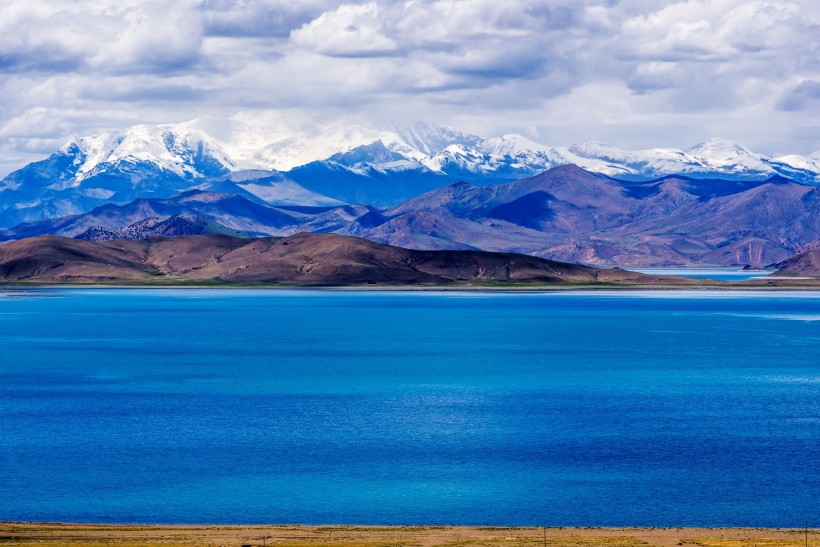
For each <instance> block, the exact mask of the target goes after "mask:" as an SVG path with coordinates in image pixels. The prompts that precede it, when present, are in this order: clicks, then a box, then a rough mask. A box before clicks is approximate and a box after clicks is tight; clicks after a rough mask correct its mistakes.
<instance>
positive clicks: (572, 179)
mask: <svg viewBox="0 0 820 547" xmlns="http://www.w3.org/2000/svg"><path fill="white" fill-rule="evenodd" d="M383 217H384V221H383V222H382V223H380V224H377V223H370V224H369V225H367V226H362V225H359V224H357V223H356V222H354V223H352V224H351V225H349V226H347V227H345V228H342V229H340V230H339V232H340V233H345V234H355V235H358V236H361V237H365V238H368V239H371V240H373V241H379V242H383V243H389V244H393V245H405V246H409V247H418V248H447V249H453V248H464V249H476V248H478V249H483V250H492V251H513V252H522V253H527V254H535V255H538V256H545V257H549V258H552V259H556V260H562V261H567V262H580V263H586V264H601V265H611V264H617V265H620V266H650V265H651V266H664V265H668V266H686V265H690V266H691V265H697V264H701V265H747V264H749V265H752V266H766V265H768V264H771V263H773V262H777V261H779V260H783V259H784V258H786V257H788V256H791V255H792V254H793V253H794V252H796V251H797V250H798V249H800V248H801V247H802V246H803V245H805V244H807V243H809V242H811V241H814V240H816V239H820V188H818V187H813V186H807V185H803V184H798V183H795V182H792V181H789V180H787V179H784V178H782V177H777V176H775V177H772V178H770V179H768V180H764V181H750V180H746V181H725V180H695V179H689V178H685V177H666V178H663V179H659V180H655V181H646V182H643V181H620V180H616V179H612V178H609V177H606V176H603V175H599V174H594V173H589V172H586V171H584V170H583V169H580V168H578V167H575V166H562V167H558V168H555V169H552V170H550V171H547V172H545V173H543V174H541V175H537V176H535V177H532V178H529V179H524V180H520V181H515V182H511V183H508V184H503V185H497V186H487V187H477V186H473V185H471V184H468V183H458V184H454V185H451V186H448V187H446V188H441V189H438V190H434V191H432V192H429V193H427V194H424V195H422V196H419V197H418V198H415V199H413V200H410V201H408V202H406V203H403V204H401V205H399V206H397V207H394V208H392V209H388V210H386V211H384V212H383Z"/></svg>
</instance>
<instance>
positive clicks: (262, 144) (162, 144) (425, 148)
mask: <svg viewBox="0 0 820 547" xmlns="http://www.w3.org/2000/svg"><path fill="white" fill-rule="evenodd" d="M565 164H576V165H579V166H580V167H583V168H584V169H586V170H589V171H592V172H597V173H602V174H606V175H609V176H612V177H616V178H623V179H631V180H648V179H655V178H660V177H664V176H668V175H672V174H682V175H686V176H688V177H691V178H695V179H715V178H731V179H742V180H764V179H767V178H770V177H772V176H774V175H777V174H780V175H783V176H785V177H788V178H791V179H792V180H796V181H798V182H802V183H807V184H820V152H817V153H815V154H812V155H810V156H799V155H789V154H783V155H777V156H771V157H770V156H765V155H763V154H756V153H754V152H752V151H750V150H748V149H746V148H744V147H742V146H740V145H738V144H735V143H733V142H730V141H726V140H723V139H712V140H710V141H707V142H705V143H702V144H699V145H697V146H695V147H692V148H690V149H688V150H677V149H668V148H659V149H651V150H638V151H627V150H622V149H619V148H616V147H613V146H609V145H606V144H602V143H595V142H588V143H583V144H574V145H572V146H569V147H565V148H555V147H550V146H546V145H543V144H540V143H537V142H534V141H532V140H529V139H527V138H526V137H523V136H521V135H515V134H510V135H504V136H502V137H491V138H483V137H479V136H476V135H471V134H468V133H463V132H459V131H456V130H453V129H449V128H444V127H439V126H435V125H430V124H416V125H403V126H394V127H390V128H387V129H379V128H376V127H374V126H372V125H368V124H361V123H347V122H344V121H341V122H340V121H336V122H328V123H319V122H317V121H316V120H313V119H310V118H308V117H306V116H304V115H302V114H299V113H293V112H271V113H266V114H259V113H253V114H251V113H240V114H237V115H235V116H233V117H231V118H227V119H223V118H216V117H209V116H206V117H201V118H197V119H195V120H191V121H188V122H184V123H179V124H162V125H137V126H134V127H131V128H129V129H127V130H125V131H123V132H121V133H103V134H100V135H96V136H92V137H79V138H73V139H70V140H69V141H68V142H67V143H66V145H65V146H63V147H62V148H61V149H60V150H58V151H57V152H55V153H54V154H52V155H51V156H50V157H49V158H47V159H45V160H43V161H40V162H35V163H32V164H29V165H27V166H26V167H24V168H22V169H20V170H18V171H16V172H14V173H12V174H10V175H9V176H7V177H6V178H5V179H3V180H2V181H0V226H11V225H14V224H16V223H19V222H30V221H34V220H39V219H45V218H53V217H56V216H65V215H69V214H79V213H83V212H86V211H88V210H90V209H91V208H93V207H96V206H99V205H102V204H104V203H126V202H128V201H130V200H133V199H135V198H139V197H158V198H165V197H170V196H172V195H174V194H177V193H179V192H182V191H186V190H190V189H202V190H210V191H215V192H222V193H237V194H241V195H243V196H245V197H247V198H249V199H255V200H257V201H260V202H266V203H270V204H275V205H283V204H290V205H314V206H331V205H338V204H339V203H340V202H344V203H354V202H356V203H367V204H371V205H376V206H386V205H392V204H396V203H399V202H401V201H404V200H407V199H410V198H412V197H415V196H417V195H419V194H421V193H423V192H426V191H429V190H432V189H435V188H439V187H442V186H445V185H447V184H450V183H452V182H455V181H457V180H467V181H470V182H472V183H474V184H478V185H486V184H493V183H497V182H504V181H509V180H514V179H520V178H524V177H528V176H532V175H535V174H538V173H540V172H542V171H545V170H547V169H550V168H552V167H556V166H559V165H565Z"/></svg>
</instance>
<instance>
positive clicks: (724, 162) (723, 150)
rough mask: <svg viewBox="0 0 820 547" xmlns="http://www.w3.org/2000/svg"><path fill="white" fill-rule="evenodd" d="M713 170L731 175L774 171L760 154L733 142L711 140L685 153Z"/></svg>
mask: <svg viewBox="0 0 820 547" xmlns="http://www.w3.org/2000/svg"><path fill="white" fill-rule="evenodd" d="M686 152H687V153H688V154H690V155H692V156H694V157H696V158H697V159H699V160H700V161H702V162H703V163H704V165H707V166H709V167H711V168H713V169H715V170H718V171H723V172H726V173H727V174H732V175H743V174H747V173H763V174H769V175H774V174H775V170H774V169H772V168H771V166H769V164H768V163H766V162H765V161H763V160H764V157H763V155H762V154H755V153H753V152H752V151H751V150H749V149H748V148H745V147H743V146H741V145H739V144H737V143H735V142H733V141H730V140H728V139H721V138H712V139H709V140H708V141H706V142H704V143H701V144H698V145H696V146H693V147H692V148H690V149H689V150H687V151H686Z"/></svg>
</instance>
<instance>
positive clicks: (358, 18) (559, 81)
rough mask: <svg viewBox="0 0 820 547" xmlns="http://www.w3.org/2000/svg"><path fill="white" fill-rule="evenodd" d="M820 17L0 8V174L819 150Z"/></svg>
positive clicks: (625, 8)
mask: <svg viewBox="0 0 820 547" xmlns="http://www.w3.org/2000/svg"><path fill="white" fill-rule="evenodd" d="M818 49H820V2H817V1H816V0H798V1H794V2H791V1H776V0H762V1H748V0H623V1H617V0H604V1H600V0H551V1H538V0H503V1H502V0H408V1H403V2H402V1H381V0H377V1H365V2H332V1H327V0H300V1H292V0H234V1H231V0H174V1H173V2H167V0H161V1H153V0H3V8H2V16H0V170H4V171H5V172H8V171H9V170H10V169H11V168H14V167H19V166H21V165H23V164H25V163H27V162H29V161H33V160H35V159H40V158H42V157H45V156H47V155H48V154H49V153H51V152H52V151H54V150H56V149H57V148H59V147H60V146H61V145H62V144H63V143H64V142H65V141H66V140H67V139H68V138H69V137H71V136H83V135H92V134H95V133H99V132H102V131H111V130H113V131H118V130H122V129H123V128H125V127H128V126H131V125H134V124H138V123H170V122H179V121H185V120H188V119H192V118H196V117H199V116H202V115H215V116H225V117H227V116H231V115H233V114H235V113H237V112H243V111H251V112H253V111H257V110H283V109H284V110H294V111H298V112H303V113H306V114H307V115H309V116H310V117H311V118H313V119H316V120H318V121H322V120H331V119H337V118H339V117H345V118H346V119H356V120H360V121H361V122H366V123H371V124H375V125H377V126H380V127H388V126H390V125H392V124H397V123H408V122H415V121H420V122H432V123H437V124H443V125H447V126H450V127H453V128H456V129H459V130H462V131H466V132H472V133H475V134H478V135H481V136H485V137H489V136H493V135H501V134H505V133H521V134H523V135H525V136H527V137H529V138H531V139H534V140H536V141H538V142H541V143H543V144H546V145H550V146H564V145H569V144H571V143H574V142H583V141H590V140H595V141H603V142H607V143H609V144H612V145H615V146H619V147H621V148H626V149H639V148H652V147H677V148H688V147H690V146H692V145H694V144H696V143H698V142H702V141H704V140H706V139H708V138H710V137H723V138H728V139H731V140H735V141H737V142H739V143H741V144H743V145H745V146H747V147H749V148H751V149H753V150H755V151H758V152H762V153H768V154H772V153H787V152H788V153H799V154H807V153H812V152H815V151H817V150H820V51H818Z"/></svg>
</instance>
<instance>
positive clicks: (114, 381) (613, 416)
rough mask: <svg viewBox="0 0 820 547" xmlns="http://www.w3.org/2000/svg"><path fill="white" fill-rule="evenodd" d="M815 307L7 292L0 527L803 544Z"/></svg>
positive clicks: (707, 295) (0, 364)
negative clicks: (727, 536) (369, 528)
mask: <svg viewBox="0 0 820 547" xmlns="http://www.w3.org/2000/svg"><path fill="white" fill-rule="evenodd" d="M819 502H820V293H762V292H761V293H757V292H755V293H727V292H676V291H669V292H643V293H638V292H618V293H616V292H590V293H539V294H500V293H494V294H486V293H441V292H436V293H421V292H418V293H415V292H404V293H387V292H342V291H295V290H294V291H284V290H271V291H264V290H239V289H237V290H193V289H191V290H171V289H157V290H148V289H145V290H143V289H131V290H129V289H122V290H120V289H116V290H114V289H101V290H93V289H47V290H39V291H25V292H18V291H8V292H5V293H2V294H0V520H5V521H8V520H26V521H31V520H37V521H43V520H46V521H75V522H76V521H86V522H87V521H93V522H161V523H201V522H212V523H307V524H310V523H349V524H356V523H367V524H409V523H423V524H493V525H636V526H666V525H709V526H736V525H743V526H802V525H803V524H804V523H805V522H807V521H808V522H809V524H810V525H811V524H815V525H817V524H820V514H819V513H818V507H819V506H820V503H819Z"/></svg>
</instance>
